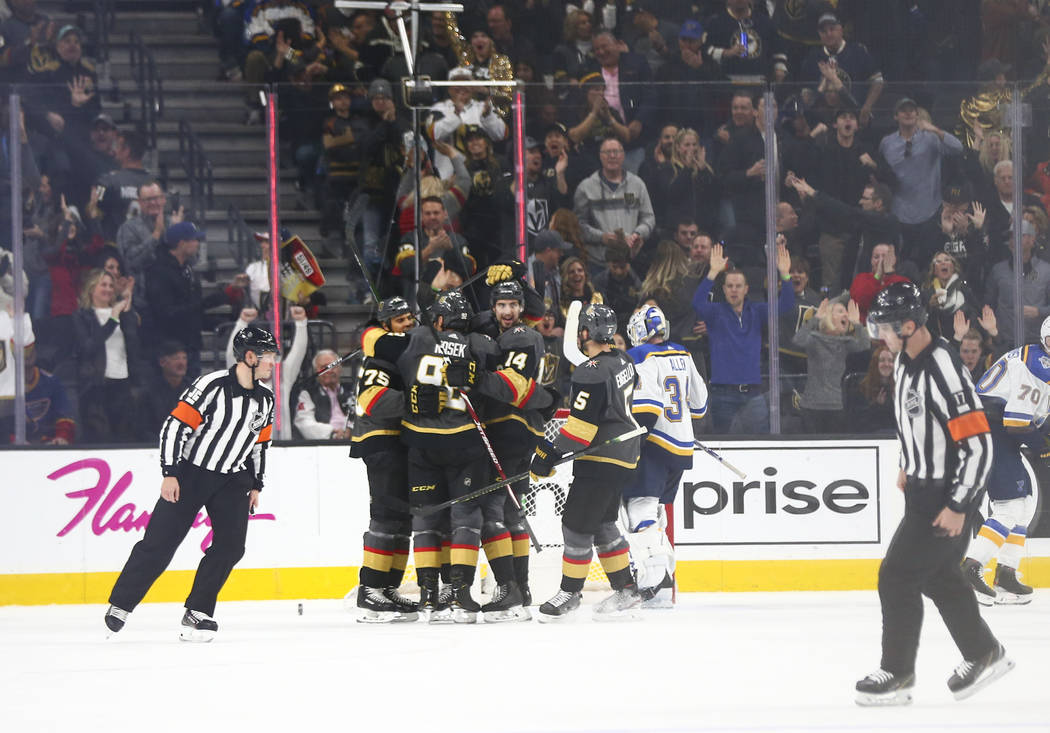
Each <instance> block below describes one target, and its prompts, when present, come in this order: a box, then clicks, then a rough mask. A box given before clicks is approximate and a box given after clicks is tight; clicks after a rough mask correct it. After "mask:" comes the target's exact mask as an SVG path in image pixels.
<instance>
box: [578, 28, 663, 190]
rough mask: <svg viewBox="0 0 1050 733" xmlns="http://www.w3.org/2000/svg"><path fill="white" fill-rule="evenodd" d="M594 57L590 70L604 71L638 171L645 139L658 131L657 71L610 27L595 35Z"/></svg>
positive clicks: (628, 161) (629, 160)
mask: <svg viewBox="0 0 1050 733" xmlns="http://www.w3.org/2000/svg"><path fill="white" fill-rule="evenodd" d="M594 60H595V63H594V64H593V65H591V66H590V67H589V69H588V70H589V71H595V72H598V73H599V74H601V76H602V79H603V80H604V82H605V92H604V96H605V101H606V102H607V103H608V105H609V109H610V110H612V111H614V112H615V113H616V114H617V115H618V116H619V118H620V119H621V120H623V122H624V124H625V125H626V126H627V135H626V138H621V142H622V143H623V146H624V148H625V149H626V151H627V152H626V158H625V161H624V164H625V166H626V167H627V169H628V170H629V171H631V172H632V173H636V172H637V171H638V168H639V166H641V164H642V161H643V160H644V159H645V149H644V147H643V143H644V142H645V141H646V140H648V139H649V138H652V137H654V136H655V135H656V129H655V126H654V122H653V120H652V115H653V114H654V113H655V112H656V98H655V94H654V91H653V84H652V81H653V73H652V70H651V69H650V68H649V64H647V63H646V62H645V59H644V58H642V57H641V56H639V55H638V54H635V53H630V52H625V48H624V47H623V46H621V44H620V42H619V41H618V40H617V39H616V36H614V35H613V34H612V33H611V32H609V31H602V32H601V33H599V34H597V35H596V36H595V37H594Z"/></svg>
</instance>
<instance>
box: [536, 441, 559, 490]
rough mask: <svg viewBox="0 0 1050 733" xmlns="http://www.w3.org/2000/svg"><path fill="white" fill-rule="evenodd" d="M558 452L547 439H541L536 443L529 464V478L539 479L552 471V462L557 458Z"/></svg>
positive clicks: (547, 475)
mask: <svg viewBox="0 0 1050 733" xmlns="http://www.w3.org/2000/svg"><path fill="white" fill-rule="evenodd" d="M558 458H559V455H558V452H557V451H556V450H555V449H554V444H553V443H551V442H550V441H549V440H541V441H540V442H539V443H537V444H536V451H535V453H533V454H532V463H531V464H529V478H530V479H532V480H533V481H540V480H542V479H545V478H547V477H549V476H550V475H552V474H553V473H554V464H555V462H556V461H557V460H558Z"/></svg>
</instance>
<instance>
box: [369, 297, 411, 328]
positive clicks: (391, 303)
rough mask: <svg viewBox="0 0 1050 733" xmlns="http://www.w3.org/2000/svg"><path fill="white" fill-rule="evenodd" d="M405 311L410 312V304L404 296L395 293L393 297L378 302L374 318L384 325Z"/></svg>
mask: <svg viewBox="0 0 1050 733" xmlns="http://www.w3.org/2000/svg"><path fill="white" fill-rule="evenodd" d="M406 313H412V306H410V305H409V304H408V302H407V301H406V300H405V299H404V298H402V297H400V296H397V295H395V296H394V297H393V298H387V299H386V300H384V301H381V302H380V303H379V310H378V311H377V312H376V320H378V321H379V322H380V323H381V324H383V325H384V326H388V325H389V324H390V321H392V320H393V319H395V318H397V317H398V316H403V315H405V314H406Z"/></svg>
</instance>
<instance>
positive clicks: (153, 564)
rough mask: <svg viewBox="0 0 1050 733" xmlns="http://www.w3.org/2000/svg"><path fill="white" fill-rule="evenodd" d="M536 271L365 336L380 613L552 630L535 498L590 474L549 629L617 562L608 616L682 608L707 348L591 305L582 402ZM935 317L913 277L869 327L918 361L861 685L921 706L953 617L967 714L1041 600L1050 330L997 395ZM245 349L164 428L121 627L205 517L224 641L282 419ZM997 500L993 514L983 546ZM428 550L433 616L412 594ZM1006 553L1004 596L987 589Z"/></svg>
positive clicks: (371, 619)
mask: <svg viewBox="0 0 1050 733" xmlns="http://www.w3.org/2000/svg"><path fill="white" fill-rule="evenodd" d="M522 274H523V268H522V267H521V266H520V265H519V264H518V263H511V264H506V265H503V264H501V265H494V266H492V267H491V268H489V270H488V272H487V281H488V284H489V285H490V300H489V303H490V310H487V311H484V312H481V313H475V312H474V310H473V308H472V307H471V304H470V302H469V301H468V300H467V298H466V297H465V296H464V295H463V293H462V292H460V291H459V290H450V291H446V292H443V293H440V294H438V295H437V297H436V299H435V301H434V303H433V304H432V305H431V306H429V307H428V308H426V309H425V310H424V311H423V312H422V314H421V319H422V323H417V319H416V314H415V312H414V310H413V309H412V308H411V306H410V305H409V304H408V303H407V302H406V301H405V300H403V299H402V298H391V299H388V300H386V301H383V302H382V303H380V304H379V309H378V313H377V318H376V325H373V326H371V327H369V328H368V329H367V330H366V331H365V332H364V334H363V336H362V351H363V354H364V359H363V362H362V366H361V371H360V376H359V380H358V395H357V404H356V418H355V420H354V426H353V436H352V447H351V456H352V457H354V458H361V459H362V460H363V461H364V463H365V466H366V469H367V479H368V489H369V525H368V529H367V531H366V532H365V534H364V538H363V562H362V565H361V569H360V576H359V585H358V587H357V590H356V597H355V598H354V601H355V603H356V606H357V619H358V621H361V622H365V623H393V622H405V621H416V620H418V619H419V618H420V617H421V616H422V618H423V619H424V620H426V621H428V622H429V623H435V624H436V623H476V622H477V620H478V615H479V614H480V615H481V617H482V619H483V620H484V621H485V622H486V623H499V622H509V621H528V620H530V619H531V618H532V611H530V607H531V606H532V605H533V603H532V600H533V599H532V589H531V588H530V584H529V554H530V543H533V544H534V543H535V536H534V535H533V533H532V530H531V527H530V526H529V522H528V516H527V512H525V511H524V510H523V508H522V501H523V499H524V498H525V497H526V495H527V494H528V492H529V488H530V483H534V482H535V483H539V482H542V481H544V480H545V479H549V477H551V476H552V475H553V473H554V471H555V469H556V467H557V466H558V465H559V464H561V463H566V462H569V461H571V462H572V481H571V484H570V486H569V490H568V495H567V497H566V500H565V504H564V508H563V512H562V515H561V525H562V537H563V554H562V572H561V580H560V584H559V587H558V588H557V590H556V591H555V592H554V593H553V595H551V596H550V597H549V598H547V599H546V600H545V601H543V602H542V603H540V604H539V607H538V609H537V618H538V620H539V621H541V622H559V621H564V620H566V619H570V618H572V617H573V616H574V615H575V614H577V613H578V612H579V609H580V606H581V601H582V591H583V588H584V584H585V581H586V579H587V575H588V570H589V568H590V566H591V563H592V560H593V558H594V555H595V554H597V558H598V561H599V562H600V564H601V566H602V568H603V570H604V571H605V574H606V576H607V578H608V581H609V584H610V586H611V587H612V591H613V592H612V594H611V595H609V596H608V597H607V598H605V599H603V600H602V601H600V602H599V603H597V604H596V605H594V606H593V608H592V615H593V618H594V619H595V620H615V619H618V618H623V617H625V616H632V615H633V612H634V609H636V608H639V607H667V606H669V605H671V602H672V598H671V593H672V591H673V588H674V572H675V559H674V549H673V547H672V545H671V542H670V541H669V540H668V537H667V534H666V532H665V531H664V529H665V526H666V521H667V520H666V517H665V516H664V514H663V512H662V507H663V505H665V504H669V503H671V502H673V500H674V498H675V494H676V492H677V490H678V486H679V484H680V483H681V479H682V476H683V473H684V471H685V470H687V469H689V468H691V466H692V456H693V450H694V447H697V446H698V447H701V448H702V447H703V446H702V445H700V444H698V443H695V442H694V441H695V439H694V421H695V420H699V419H702V418H703V417H704V415H705V413H706V411H707V397H708V394H707V388H706V386H705V384H704V381H703V379H702V378H701V377H700V375H699V373H698V372H697V369H696V366H695V364H694V363H693V360H692V358H691V356H690V354H689V352H687V351H686V350H685V349H684V348H682V347H681V346H679V345H677V344H674V343H671V342H670V341H668V334H669V324H668V322H667V319H666V317H665V316H664V314H663V313H662V312H661V311H660V309H659V308H657V307H655V306H648V305H646V306H642V307H640V308H639V309H638V310H637V311H636V312H634V313H633V314H632V315H631V317H630V320H629V322H628V326H627V331H628V337H629V338H630V341H631V343H632V344H633V348H631V349H629V350H628V351H627V352H626V353H625V352H623V351H620V350H618V349H616V348H614V346H613V341H614V339H613V337H614V335H615V332H616V325H617V320H616V313H615V312H614V311H613V310H612V309H611V308H609V307H608V306H606V305H602V304H590V305H587V306H585V307H584V306H582V305H581V304H579V303H574V304H573V305H572V307H570V308H569V312H568V317H567V320H566V327H565V334H566V335H565V338H564V343H563V352H564V356H565V358H566V359H568V360H569V361H570V362H571V363H572V364H573V365H574V367H575V368H574V370H573V372H572V378H571V388H570V393H569V394H568V395H567V396H565V398H564V400H563V396H562V395H560V394H558V393H557V392H556V391H555V390H554V389H552V388H551V387H549V386H546V385H545V384H543V383H542V382H543V380H542V378H541V375H542V374H543V373H544V369H543V365H544V360H545V354H546V348H545V344H544V340H543V337H542V336H541V335H540V333H539V332H538V331H537V330H536V329H534V328H533V327H532V325H533V323H534V322H536V321H538V320H539V317H540V314H542V313H543V309H544V304H543V300H542V297H541V296H540V295H539V294H538V293H537V292H536V291H535V290H533V289H532V288H531V287H530V286H529V285H528V284H526V282H525V281H524V279H523V277H522ZM926 316H927V312H926V306H925V304H924V303H923V302H922V298H921V294H920V293H919V291H918V289H917V288H915V287H914V286H913V285H911V284H909V283H895V284H893V285H890V286H889V287H888V288H886V289H885V290H883V291H882V292H880V293H879V295H878V296H877V297H876V300H875V303H874V305H873V307H872V309H871V310H870V311H869V317H868V326H869V331H870V333H871V336H872V338H878V339H881V340H883V341H884V342H886V343H887V345H888V346H889V348H890V350H891V351H893V352H894V353H896V354H897V359H896V365H895V384H896V387H895V390H896V392H895V403H894V404H895V410H896V417H897V423H898V438H899V440H900V444H901V449H902V460H901V474H900V477H899V479H898V486H899V487H900V488H901V489H902V490H903V491H904V493H905V513H904V518H903V519H902V521H901V524H900V525H899V526H898V528H897V531H896V533H895V535H894V538H893V540H892V541H891V543H890V545H889V547H888V549H887V554H886V558H885V559H884V560H883V563H882V565H881V567H880V570H879V595H880V598H881V600H882V606H883V660H882V664H881V666H880V668H879V669H878V670H877V671H876V672H873V673H871V674H869V675H868V676H867V677H865V678H864V679H862V680H861V681H860V682H858V683H857V694H858V697H857V701H858V703H860V704H863V705H892V704H905V703H908V702H910V701H911V690H912V688H913V686H914V680H915V675H914V664H915V653H916V651H917V647H918V638H919V628H920V627H921V622H922V613H921V607H922V604H921V595H922V594H926V595H928V596H930V597H931V598H932V599H933V600H934V601H935V602H936V603H937V605H938V608H939V610H940V611H941V614H942V617H943V618H944V620H945V623H946V624H947V625H948V626H949V629H950V630H951V631H952V635H953V638H954V639H956V641H957V643H958V644H959V646H960V650H961V651H962V652H963V657H964V661H963V663H962V664H960V665H959V667H958V668H957V669H956V671H955V673H954V674H953V676H952V678H951V679H950V680H949V683H948V686H949V688H950V689H951V690H952V692H953V694H955V696H956V697H958V698H962V697H966V696H968V695H971V694H973V693H974V692H976V691H977V690H978V689H980V688H981V687H983V686H984V685H986V684H988V683H989V682H990V681H992V680H994V679H996V678H997V677H998V676H1001V675H1002V674H1004V673H1005V672H1007V671H1009V669H1011V668H1012V667H1013V662H1012V661H1010V660H1009V658H1007V657H1006V656H1005V650H1004V649H1003V646H1002V644H1000V643H999V642H998V641H997V640H996V639H995V637H994V636H993V635H992V633H991V631H990V630H989V629H988V627H987V625H986V624H985V623H984V621H983V620H982V619H981V617H980V614H979V612H978V601H979V602H980V603H983V604H990V603H1001V604H1011V603H1028V602H1030V600H1031V598H1032V589H1031V588H1030V587H1028V586H1027V585H1024V584H1023V583H1022V582H1021V580H1020V579H1019V577H1018V565H1019V561H1020V559H1021V555H1022V552H1023V546H1024V541H1025V537H1026V534H1027V527H1028V524H1029V523H1030V522H1031V520H1032V517H1033V514H1034V510H1035V501H1034V499H1033V486H1032V480H1031V478H1030V476H1029V473H1028V471H1027V470H1026V468H1025V466H1024V464H1023V462H1022V453H1021V449H1022V447H1024V446H1026V445H1027V446H1030V447H1034V448H1035V449H1036V451H1037V452H1038V453H1040V454H1045V453H1046V452H1047V451H1048V450H1050V448H1048V446H1050V439H1048V438H1047V437H1046V433H1047V430H1048V428H1050V423H1048V421H1047V418H1048V416H1050V387H1048V385H1050V318H1048V319H1047V320H1046V321H1045V322H1044V323H1043V327H1042V331H1041V334H1040V337H1041V343H1039V344H1032V345H1028V346H1024V347H1022V348H1020V349H1017V350H1014V351H1012V352H1010V353H1008V354H1006V355H1004V356H1003V357H1002V358H1001V359H999V361H997V362H996V363H995V364H994V365H992V367H991V368H990V369H989V370H988V371H987V373H985V374H984V376H983V377H982V378H981V379H979V380H978V382H977V384H976V386H975V385H974V383H973V380H972V379H971V376H970V374H969V372H968V371H967V370H966V369H965V367H963V366H962V362H961V361H960V359H959V356H958V354H956V353H955V352H953V351H951V350H950V348H949V347H948V344H947V342H946V341H944V340H943V339H939V338H934V337H932V336H931V334H930V332H929V330H928V329H926V328H925V326H924V324H925V321H926ZM234 354H235V357H236V364H235V365H234V366H233V367H231V368H230V369H229V370H226V371H220V372H214V373H212V374H208V375H204V376H202V377H200V378H199V379H198V380H197V381H196V382H195V383H194V384H193V385H192V386H191V387H190V388H189V389H188V390H187V391H186V392H185V393H184V394H183V395H182V397H181V399H180V401H179V403H178V405H177V406H176V408H175V409H174V410H173V411H172V413H171V415H170V416H169V417H168V419H167V421H166V422H165V424H164V427H163V428H162V433H161V437H162V444H161V445H162V457H161V460H162V466H161V467H162V472H163V474H164V477H165V478H164V481H163V483H162V487H161V497H160V499H159V500H158V502H157V506H156V508H155V509H154V513H153V517H152V520H151V522H150V523H149V525H148V526H147V529H146V534H145V536H144V538H143V539H142V540H141V541H140V542H139V543H138V544H137V545H136V546H135V548H134V549H133V551H132V553H131V556H130V558H129V560H128V562H127V564H126V565H125V568H124V570H123V571H122V573H121V576H120V577H119V578H118V580H117V582H116V584H115V586H114V589H113V591H112V593H111V594H110V606H109V608H108V610H107V612H106V616H105V622H106V626H107V627H108V629H109V631H110V632H111V633H116V632H119V631H120V630H121V629H122V628H123V627H124V625H125V623H126V621H127V619H128V615H129V613H130V612H131V611H133V610H134V608H135V607H136V606H137V605H138V603H139V602H141V600H142V598H143V597H144V596H145V594H146V592H147V591H148V590H149V588H150V586H152V584H153V582H154V581H155V580H156V579H157V577H159V575H160V574H161V573H162V572H163V571H164V569H165V568H166V567H167V565H168V563H169V562H170V561H171V558H172V556H173V554H174V552H175V549H176V548H177V547H178V545H179V544H180V542H181V541H182V539H183V538H184V537H185V535H186V532H187V531H188V529H189V527H190V524H191V523H192V521H193V519H194V517H196V515H197V512H198V511H199V510H200V509H201V508H202V507H204V508H206V509H207V511H208V513H209V516H211V518H212V523H213V530H214V541H213V545H212V546H211V547H210V548H209V549H208V550H207V552H206V554H205V557H204V559H203V560H202V562H201V565H200V567H199V569H198V572H197V575H196V577H195V580H194V587H193V590H192V591H191V593H190V596H189V597H188V598H187V601H186V604H185V605H186V613H185V615H184V617H183V620H182V627H183V631H182V637H181V638H183V639H185V640H187V641H210V640H211V639H212V638H213V637H214V635H215V633H216V631H217V630H218V625H217V623H216V622H215V620H214V619H213V618H212V614H213V613H214V608H215V602H216V596H217V595H218V592H219V590H220V589H221V588H222V586H223V584H224V583H225V581H226V579H227V577H228V576H229V573H230V571H232V569H233V567H234V566H235V565H236V563H237V561H238V560H239V559H240V557H241V556H242V555H243V552H244V540H245V534H246V531H247V524H248V522H247V514H248V513H249V512H250V511H253V510H254V508H255V507H256V505H257V504H258V502H259V497H260V492H261V491H262V487H263V474H264V471H265V464H266V460H265V457H266V451H267V448H268V447H269V444H270V439H271V432H272V422H273V411H274V399H273V392H272V390H271V389H270V387H269V386H268V384H267V383H266V380H267V379H268V378H269V377H270V374H271V372H272V370H273V366H274V363H275V361H276V360H277V359H278V357H279V355H280V345H279V344H278V343H277V342H276V341H275V340H274V338H273V337H272V335H271V334H269V333H268V332H266V331H265V330H263V329H259V328H256V327H254V326H250V327H248V328H246V329H244V330H243V331H241V332H240V333H239V334H238V335H237V336H236V338H235V340H234ZM563 402H564V404H567V405H568V406H569V410H568V418H567V419H566V420H565V421H564V424H563V425H562V426H561V427H560V428H559V429H558V430H557V432H556V433H555V434H554V435H553V438H552V439H551V438H548V437H546V436H545V432H544V427H545V426H546V425H547V424H548V423H549V422H550V420H551V417H552V416H553V414H554V412H555V411H556V409H557V408H558V407H559V406H560V405H561V404H562V403H563ZM705 450H706V449H705ZM985 491H987V493H988V495H989V498H990V506H991V511H990V512H989V516H988V518H987V519H985V520H984V521H983V525H981V527H980V529H979V532H978V533H977V536H976V539H975V540H974V541H973V542H969V541H968V540H969V532H970V529H971V528H972V527H973V526H974V523H975V522H974V520H975V519H976V518H977V516H978V509H979V508H980V507H981V506H982V498H983V496H984V492H985ZM931 519H932V522H931ZM482 551H484V553H485V556H486V558H487V561H488V566H489V568H490V570H491V574H492V577H493V579H494V582H495V587H494V590H493V592H492V593H491V596H490V598H489V600H488V602H487V603H485V604H484V605H482V604H481V603H479V602H478V600H477V599H475V598H474V597H472V591H471V588H472V585H473V584H474V580H475V576H476V574H477V567H478V557H479V553H480V552H482ZM410 552H411V553H412V559H413V564H414V566H415V572H416V579H417V582H418V586H419V599H418V601H417V600H412V599H409V598H407V597H405V596H404V595H402V594H401V593H400V591H399V588H400V587H401V585H402V581H403V579H404V575H405V570H406V567H407V566H408V561H409V553H410ZM992 559H997V561H998V563H997V568H996V572H995V578H994V581H993V583H992V585H989V584H987V583H986V582H985V580H984V575H983V573H984V566H985V565H986V564H987V563H989V562H990V561H991V560H992Z"/></svg>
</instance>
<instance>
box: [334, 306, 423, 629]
mask: <svg viewBox="0 0 1050 733" xmlns="http://www.w3.org/2000/svg"><path fill="white" fill-rule="evenodd" d="M376 318H377V320H378V322H379V325H378V326H371V327H369V328H367V329H365V332H364V334H362V337H361V345H362V351H363V353H364V357H365V358H364V362H363V364H362V366H361V377H360V381H359V384H358V395H357V406H356V409H355V412H356V415H357V416H356V419H355V420H354V427H353V436H352V438H351V444H350V456H351V458H361V459H363V460H364V462H365V468H366V470H367V472H368V494H369V504H368V513H369V522H368V531H366V532H365V534H364V559H363V562H362V564H361V571H360V575H359V579H360V581H359V585H358V588H357V607H358V609H359V611H358V619H357V620H358V621H360V622H362V623H388V622H392V621H393V622H396V621H415V620H416V618H417V617H418V613H417V608H416V604H415V603H414V602H412V601H410V600H409V599H407V598H405V597H404V596H402V595H401V594H400V593H399V592H398V590H397V589H398V587H399V586H400V585H401V579H402V578H403V577H404V574H405V566H406V565H407V563H408V548H409V543H410V542H411V535H412V517H411V515H410V514H409V513H408V471H407V463H408V457H407V450H406V448H405V446H404V445H403V444H402V443H401V440H400V437H399V436H400V433H401V416H402V413H403V412H404V406H405V401H404V388H403V385H402V382H401V375H400V373H399V372H398V370H397V366H396V364H394V362H395V361H396V360H397V357H398V355H399V354H400V348H401V347H403V344H404V341H405V335H404V334H405V332H406V331H408V330H409V329H411V328H412V327H413V326H415V325H416V319H415V314H414V313H413V312H412V309H411V307H409V305H408V303H406V302H405V300H404V299H403V298H388V299H387V300H384V301H383V302H381V303H380V304H379V311H378V313H377V315H376Z"/></svg>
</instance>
